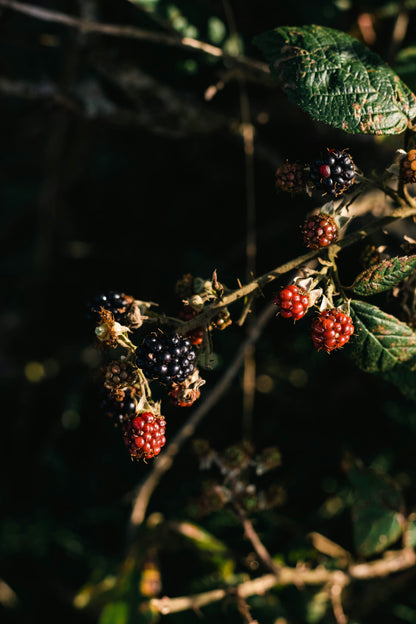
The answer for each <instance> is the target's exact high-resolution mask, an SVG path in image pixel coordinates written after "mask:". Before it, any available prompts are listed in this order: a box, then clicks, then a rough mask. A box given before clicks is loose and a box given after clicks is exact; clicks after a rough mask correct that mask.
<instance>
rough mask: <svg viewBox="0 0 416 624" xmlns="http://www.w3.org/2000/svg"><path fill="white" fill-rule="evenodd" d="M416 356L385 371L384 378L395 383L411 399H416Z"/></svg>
mask: <svg viewBox="0 0 416 624" xmlns="http://www.w3.org/2000/svg"><path fill="white" fill-rule="evenodd" d="M415 369H416V358H413V359H412V360H411V361H408V362H406V363H405V364H402V365H401V366H395V367H394V368H393V369H392V370H390V371H387V372H386V373H383V379H385V380H386V381H389V382H390V383H392V384H394V385H395V386H396V387H397V388H398V389H399V390H400V392H401V393H402V394H403V395H404V396H405V397H406V398H408V399H410V400H411V401H416V370H415Z"/></svg>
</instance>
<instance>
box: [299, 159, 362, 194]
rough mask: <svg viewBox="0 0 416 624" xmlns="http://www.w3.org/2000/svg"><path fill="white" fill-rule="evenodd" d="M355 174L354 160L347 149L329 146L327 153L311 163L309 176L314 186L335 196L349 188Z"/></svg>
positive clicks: (324, 192)
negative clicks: (330, 147)
mask: <svg viewBox="0 0 416 624" xmlns="http://www.w3.org/2000/svg"><path fill="white" fill-rule="evenodd" d="M355 175H356V171H355V165H354V161H353V159H352V158H351V155H350V154H349V152H347V150H342V151H341V150H338V149H329V148H328V149H327V154H325V155H324V156H323V157H322V158H320V159H319V160H316V161H315V162H313V163H311V165H310V173H309V177H310V179H311V181H312V183H313V185H314V187H315V188H316V189H317V190H319V191H322V193H323V194H329V195H332V196H333V197H337V196H338V195H342V193H344V191H346V190H348V189H349V188H350V186H351V185H352V184H353V183H354V178H355Z"/></svg>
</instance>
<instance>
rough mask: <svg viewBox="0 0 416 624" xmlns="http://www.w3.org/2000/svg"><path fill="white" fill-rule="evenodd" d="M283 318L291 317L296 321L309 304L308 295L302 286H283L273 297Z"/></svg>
mask: <svg viewBox="0 0 416 624" xmlns="http://www.w3.org/2000/svg"><path fill="white" fill-rule="evenodd" d="M274 303H275V304H276V305H277V307H278V309H279V312H280V314H281V315H282V316H283V318H293V320H294V321H298V320H299V319H300V318H302V316H304V314H305V312H306V311H307V309H308V308H309V306H310V299H309V295H308V293H307V292H306V290H305V289H304V288H301V287H300V286H296V284H290V285H289V286H286V288H283V289H282V290H281V291H280V293H278V294H277V295H276V296H275V298H274Z"/></svg>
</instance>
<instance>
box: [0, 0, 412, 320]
mask: <svg viewBox="0 0 416 624" xmlns="http://www.w3.org/2000/svg"><path fill="white" fill-rule="evenodd" d="M0 1H1V0H0ZM395 199H396V201H397V202H398V203H399V207H398V208H397V209H396V210H394V211H393V212H392V214H391V215H388V216H386V217H383V218H381V219H377V220H375V221H374V222H373V223H371V224H370V225H368V226H367V227H366V228H363V229H361V230H357V231H355V232H352V233H351V234H349V235H348V236H345V238H342V239H341V240H339V241H338V242H337V243H336V245H337V246H338V247H339V248H341V249H343V248H345V247H349V246H350V245H353V244H355V243H358V242H359V241H362V240H364V239H365V238H368V237H369V236H371V234H374V232H377V231H378V230H381V229H382V228H385V227H387V226H388V225H391V224H392V223H394V222H395V221H398V220H400V219H405V218H407V217H410V216H413V215H416V202H415V200H411V201H412V203H411V205H409V203H408V201H405V200H404V199H402V198H400V197H398V196H395ZM326 253H327V249H317V250H313V251H310V252H308V253H306V254H303V255H302V256H298V257H297V258H295V259H293V260H290V261H289V262H286V263H285V264H282V265H280V266H278V267H276V268H275V269H273V270H272V271H268V272H267V273H264V274H263V275H261V276H260V277H258V278H256V279H254V280H252V281H251V282H249V283H248V284H245V285H244V286H242V287H241V288H237V289H236V290H234V291H232V292H231V293H230V294H228V295H226V296H225V297H223V298H222V299H221V301H216V302H214V303H212V304H211V305H209V306H207V307H206V308H205V310H204V311H203V312H201V314H198V315H197V316H195V317H193V318H192V319H190V320H189V321H187V322H186V323H184V324H183V325H181V331H183V332H187V331H190V330H191V329H195V328H196V327H201V326H204V325H206V324H207V323H209V321H210V320H211V319H212V318H213V317H214V316H215V315H216V314H218V312H219V310H221V308H224V307H226V306H228V305H231V304H232V303H235V302H236V301H238V300H239V299H242V298H244V297H247V296H248V295H251V294H254V293H257V292H258V293H260V292H261V289H262V288H263V287H264V286H266V285H267V284H270V283H271V282H273V281H274V280H275V279H277V278H279V277H282V276H283V275H285V274H287V273H289V272H290V271H293V270H295V269H298V268H299V267H301V266H302V265H304V264H306V263H307V262H309V261H310V260H313V259H314V258H317V257H318V256H321V255H324V254H326Z"/></svg>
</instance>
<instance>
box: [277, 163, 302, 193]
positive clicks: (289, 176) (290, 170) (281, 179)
mask: <svg viewBox="0 0 416 624" xmlns="http://www.w3.org/2000/svg"><path fill="white" fill-rule="evenodd" d="M275 181H276V188H277V190H279V191H286V192H290V193H303V192H304V190H305V187H306V177H305V166H304V165H302V164H301V163H285V164H284V165H282V166H281V167H279V168H278V169H277V171H276V174H275Z"/></svg>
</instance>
